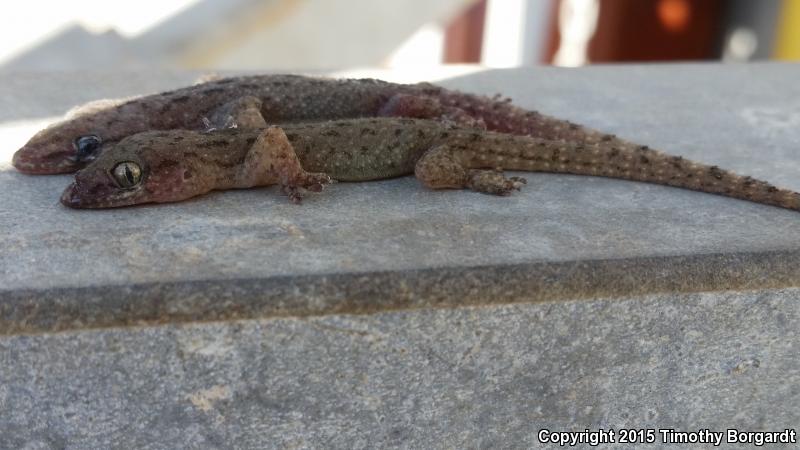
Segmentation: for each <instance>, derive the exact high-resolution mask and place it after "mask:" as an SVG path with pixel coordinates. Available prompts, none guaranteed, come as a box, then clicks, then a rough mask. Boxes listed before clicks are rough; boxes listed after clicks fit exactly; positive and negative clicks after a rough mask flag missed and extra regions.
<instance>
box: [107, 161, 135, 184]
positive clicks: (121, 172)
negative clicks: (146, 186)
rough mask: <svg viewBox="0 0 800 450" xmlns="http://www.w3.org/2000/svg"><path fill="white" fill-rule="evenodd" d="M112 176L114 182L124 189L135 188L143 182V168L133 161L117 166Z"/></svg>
mask: <svg viewBox="0 0 800 450" xmlns="http://www.w3.org/2000/svg"><path fill="white" fill-rule="evenodd" d="M111 174H112V175H113V176H114V181H116V182H117V184H118V185H119V187H121V188H123V189H129V188H132V187H135V186H136V185H138V184H139V183H140V182H141V181H142V168H141V167H139V165H138V164H136V163H135V162H131V161H124V162H121V163H119V164H117V165H116V166H114V169H113V170H112V171H111Z"/></svg>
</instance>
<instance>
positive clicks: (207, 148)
mask: <svg viewBox="0 0 800 450" xmlns="http://www.w3.org/2000/svg"><path fill="white" fill-rule="evenodd" d="M503 170H519V171H528V172H555V173H568V174H577V175H594V176H605V177H611V178H620V179H625V180H633V181H643V182H650V183H657V184H663V185H668V186H676V187H681V188H686V189H693V190H697V191H702V192H708V193H714V194H721V195H726V196H729V197H734V198H738V199H745V200H750V201H754V202H759V203H765V204H768V205H775V206H780V207H783V208H789V209H794V210H800V194H798V193H797V192H792V191H789V190H784V189H779V188H776V187H774V186H772V185H770V184H769V183H766V182H764V181H760V180H756V179H754V178H751V177H748V176H740V175H737V174H735V173H733V172H730V171H726V170H722V169H720V168H719V167H717V166H710V165H705V164H701V163H697V162H693V161H690V160H687V159H684V158H682V157H680V156H672V155H668V154H666V153H663V152H661V151H658V150H654V149H651V148H649V147H647V146H641V145H635V144H625V145H620V144H618V143H616V142H615V141H614V139H613V138H612V137H611V136H608V138H607V139H600V140H599V141H598V142H596V143H593V144H587V143H576V142H570V141H562V140H551V139H543V138H537V137H531V136H516V135H511V134H505V133H496V132H490V131H481V130H476V129H474V128H470V127H462V126H456V125H454V124H442V123H441V122H438V121H432V120H425V119H407V118H403V119H398V118H372V119H349V120H338V121H327V122H312V123H301V124H286V125H281V126H270V127H268V128H265V129H260V130H258V129H227V130H218V131H210V132H198V131H192V130H169V131H149V132H143V133H138V134H135V135H132V136H129V137H126V138H124V139H123V140H121V141H120V142H119V143H117V144H116V145H114V146H113V147H111V148H109V149H108V150H106V151H105V152H103V153H102V155H100V156H99V157H98V158H96V159H95V160H94V161H92V162H91V163H90V164H89V165H87V166H86V167H85V168H83V169H82V170H80V171H79V172H77V173H76V175H75V181H74V182H73V183H72V184H71V185H70V186H69V187H67V189H66V190H65V191H64V193H63V195H62V196H61V202H62V203H63V204H64V205H66V206H69V207H73V208H110V207H118V206H127V205H135V204H141V203H154V202H155V203H162V202H175V201H181V200H185V199H188V198H191V197H194V196H198V195H201V194H204V193H207V192H210V191H212V190H224V189H235V188H251V187H256V186H268V185H276V184H277V185H280V186H281V188H282V190H283V192H284V193H285V194H286V195H288V197H289V199H290V200H291V201H293V202H295V203H299V202H300V200H301V199H302V197H303V195H304V194H305V193H306V191H313V192H318V191H321V190H322V189H323V187H324V186H325V185H326V184H327V183H329V182H331V180H337V181H353V182H356V181H370V180H379V179H385V178H393V177H398V176H402V175H408V174H412V173H413V174H415V175H416V177H417V178H418V179H419V180H420V181H421V182H422V184H423V185H425V186H427V187H428V188H431V189H464V188H467V189H471V190H474V191H477V192H482V193H487V194H495V195H508V194H509V193H511V192H512V191H514V190H519V189H520V188H521V187H522V186H523V185H524V184H525V179H524V178H521V177H513V176H512V177H506V176H505V175H504V173H503Z"/></svg>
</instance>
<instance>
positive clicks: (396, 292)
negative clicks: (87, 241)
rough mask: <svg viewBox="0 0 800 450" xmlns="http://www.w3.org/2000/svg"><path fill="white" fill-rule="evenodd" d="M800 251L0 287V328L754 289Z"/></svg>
mask: <svg viewBox="0 0 800 450" xmlns="http://www.w3.org/2000/svg"><path fill="white" fill-rule="evenodd" d="M797 261H800V251H793V252H770V253H764V254H726V255H699V256H687V257H680V256H675V257H659V258H638V259H619V260H593V261H580V262H562V263H531V264H515V265H506V266H492V267H466V268H439V269H421V270H408V271H393V272H364V273H346V274H326V275H314V276H296V277H292V276H285V277H275V278H269V279H230V280H202V281H186V282H164V283H148V284H132V285H124V286H96V287H84V288H58V289H47V290H15V291H8V292H0V334H12V335H13V334H28V333H40V332H56V331H64V330H70V329H82V328H102V327H117V326H131V325H154V324H163V323H180V322H198V321H200V322H202V321H219V320H232V319H257V318H270V317H286V316H298V317H302V316H314V315H328V314H365V313H376V312H380V311H387V310H398V309H418V308H439V307H458V306H474V305H500V304H509V303H523V302H524V303H535V302H542V301H559V300H575V299H600V298H609V297H630V296H641V295H647V294H654V293H674V294H678V293H691V292H703V291H726V290H761V289H772V288H782V287H790V286H795V285H797V280H798V279H800V264H797Z"/></svg>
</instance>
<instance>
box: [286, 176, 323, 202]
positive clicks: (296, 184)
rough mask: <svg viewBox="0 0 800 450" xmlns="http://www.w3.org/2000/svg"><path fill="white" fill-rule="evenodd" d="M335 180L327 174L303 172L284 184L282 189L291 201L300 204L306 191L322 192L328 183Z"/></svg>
mask: <svg viewBox="0 0 800 450" xmlns="http://www.w3.org/2000/svg"><path fill="white" fill-rule="evenodd" d="M333 182H334V181H333V180H331V177H329V176H328V175H327V174H324V173H314V172H303V173H302V174H301V175H300V176H298V177H297V178H295V179H294V180H292V181H291V182H289V183H285V184H283V185H282V186H281V190H282V191H283V193H284V194H286V196H287V197H289V201H291V202H292V203H294V204H299V203H300V202H302V201H303V196H304V195H305V193H306V192H322V190H323V189H324V188H325V185H326V184H331V183H333Z"/></svg>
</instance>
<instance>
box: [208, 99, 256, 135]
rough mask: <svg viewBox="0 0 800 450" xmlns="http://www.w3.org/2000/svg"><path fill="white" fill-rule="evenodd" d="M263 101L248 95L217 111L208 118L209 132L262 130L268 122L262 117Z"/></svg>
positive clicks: (224, 105) (226, 104) (230, 102)
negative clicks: (227, 129) (231, 129)
mask: <svg viewBox="0 0 800 450" xmlns="http://www.w3.org/2000/svg"><path fill="white" fill-rule="evenodd" d="M261 106H262V102H261V99H260V98H258V97H254V96H252V95H246V96H244V97H239V98H237V99H234V100H231V101H229V102H228V103H225V104H223V105H221V106H220V107H218V108H217V109H215V110H214V111H213V112H212V113H211V116H210V117H209V118H208V123H207V124H206V128H207V131H212V130H217V129H225V128H244V129H261V128H266V127H267V121H266V120H265V119H264V116H263V115H261Z"/></svg>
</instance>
